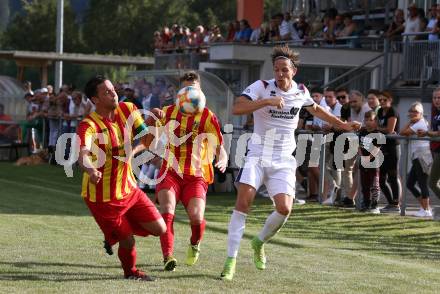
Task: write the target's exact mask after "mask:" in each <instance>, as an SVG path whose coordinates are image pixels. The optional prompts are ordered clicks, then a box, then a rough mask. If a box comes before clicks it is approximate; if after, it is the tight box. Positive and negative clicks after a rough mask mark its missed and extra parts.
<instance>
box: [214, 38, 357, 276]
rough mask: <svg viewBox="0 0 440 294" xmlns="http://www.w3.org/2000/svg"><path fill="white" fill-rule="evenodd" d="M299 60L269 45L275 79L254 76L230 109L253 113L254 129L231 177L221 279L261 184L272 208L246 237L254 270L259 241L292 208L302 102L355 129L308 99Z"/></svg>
mask: <svg viewBox="0 0 440 294" xmlns="http://www.w3.org/2000/svg"><path fill="white" fill-rule="evenodd" d="M298 63H299V54H298V53H297V52H294V51H293V50H291V49H290V48H289V47H287V46H277V47H274V49H273V53H272V64H273V70H274V79H271V80H259V81H256V82H255V83H253V84H252V85H250V86H248V87H247V88H246V89H245V90H244V92H243V93H242V95H241V96H240V97H238V98H237V100H236V101H235V103H234V106H233V114H235V115H245V114H250V113H253V115H254V132H253V134H252V136H251V138H250V139H249V143H248V152H247V154H246V158H245V161H244V166H243V167H242V168H241V170H240V172H239V174H238V176H237V179H236V185H237V191H238V194H237V201H236V205H235V209H234V211H233V213H232V216H231V221H230V223H229V228H228V257H227V259H226V262H225V265H224V268H223V271H222V274H221V278H222V279H223V280H232V279H233V276H234V273H235V265H236V257H237V254H238V249H239V247H240V241H241V239H242V237H243V233H244V228H245V224H246V217H247V214H248V213H249V211H250V208H251V206H252V202H253V200H254V198H255V194H256V191H257V190H258V188H259V187H260V186H261V185H262V184H265V186H266V188H267V190H268V194H269V195H268V196H269V197H270V198H271V199H272V201H273V203H274V206H275V211H274V212H273V213H272V214H271V215H270V216H269V217H268V218H267V220H266V223H265V225H264V227H263V229H262V230H261V232H260V233H259V234H258V236H255V237H254V238H253V239H252V242H251V246H252V249H253V250H254V264H255V266H256V268H257V269H260V270H263V269H265V268H266V256H265V253H264V244H265V243H266V242H268V241H269V240H270V239H271V238H272V237H273V236H274V235H275V234H276V233H277V232H278V231H279V230H280V229H281V227H282V226H283V225H284V223H285V222H286V221H287V218H288V217H289V215H290V213H291V210H292V204H293V199H294V198H295V171H296V160H295V158H294V157H293V156H292V153H293V151H294V150H295V148H296V142H295V136H294V134H295V129H296V127H297V124H298V119H299V112H300V110H301V108H302V107H305V108H306V110H307V111H308V112H310V114H312V115H314V116H317V117H319V118H321V119H323V120H325V121H327V122H329V123H330V124H331V125H335V126H337V127H339V128H340V129H343V130H346V131H351V130H357V129H359V128H360V123H356V122H352V123H344V122H342V121H341V120H340V119H338V118H337V117H335V116H334V115H331V114H329V113H328V112H326V111H325V110H324V109H322V108H321V107H320V106H319V105H317V104H316V103H315V102H314V101H313V99H312V98H311V97H310V94H309V91H308V90H307V89H306V88H305V86H304V85H302V84H299V85H298V84H297V83H295V82H294V81H293V77H294V76H295V74H296V72H297V67H298Z"/></svg>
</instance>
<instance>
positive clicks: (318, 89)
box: [310, 87, 323, 94]
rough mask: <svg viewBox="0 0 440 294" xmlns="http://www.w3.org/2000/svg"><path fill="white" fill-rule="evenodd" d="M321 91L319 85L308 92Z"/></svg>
mask: <svg viewBox="0 0 440 294" xmlns="http://www.w3.org/2000/svg"><path fill="white" fill-rule="evenodd" d="M322 92H323V91H322V89H321V88H319V87H315V88H312V89H311V90H310V93H321V94H322Z"/></svg>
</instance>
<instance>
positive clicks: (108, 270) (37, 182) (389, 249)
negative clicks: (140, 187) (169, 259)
mask: <svg viewBox="0 0 440 294" xmlns="http://www.w3.org/2000/svg"><path fill="white" fill-rule="evenodd" d="M79 191H80V174H79V173H78V172H76V173H75V176H74V178H67V177H66V176H65V175H64V172H63V170H62V169H61V168H54V167H49V166H38V167H31V168H27V167H20V168H17V167H14V166H13V165H12V164H9V163H0V199H1V201H0V292H1V293H11V292H12V293H18V292H19V293H23V292H29V293H52V292H64V293H78V292H84V293H104V292H106V293H115V292H121V293H122V292H144V293H220V292H222V293H232V292H234V293H269V292H270V293H338V294H339V293H439V291H440V223H438V222H433V221H426V220H419V219H414V218H410V217H405V218H402V217H399V216H397V215H369V214H360V213H354V212H351V211H348V210H341V209H335V208H326V207H321V206H318V205H309V204H307V205H305V206H302V207H295V211H294V214H293V216H292V217H291V218H290V219H289V221H288V223H287V224H286V226H285V227H284V228H283V230H282V231H281V232H280V234H278V235H277V236H276V237H275V238H274V239H273V241H272V242H270V243H269V244H268V245H267V253H268V267H267V270H266V271H257V270H256V269H255V268H254V266H253V263H252V261H251V250H250V246H249V245H250V244H249V243H250V239H251V238H252V236H253V235H254V234H255V233H257V232H258V230H259V228H260V227H261V225H262V223H263V222H264V220H265V218H266V216H267V215H268V213H270V212H271V210H272V207H271V203H269V202H268V201H267V200H265V199H258V200H257V201H256V206H255V207H254V210H253V212H252V213H251V215H250V216H249V217H248V223H247V228H246V234H245V238H244V240H243V242H242V244H241V250H240V254H239V258H238V266H237V274H236V277H235V280H234V281H232V282H223V281H220V280H218V279H217V278H218V276H219V274H220V272H221V269H222V266H223V261H224V258H225V256H226V237H227V224H228V221H229V215H230V212H231V210H232V207H233V204H234V199H235V196H234V195H231V194H213V195H209V198H208V206H207V212H206V219H207V222H208V226H207V231H206V234H205V239H204V242H203V244H202V255H201V260H200V262H199V263H198V264H197V265H196V266H194V267H187V266H185V265H181V266H179V267H178V268H177V269H176V271H175V272H172V273H168V272H163V271H162V257H161V251H160V245H159V240H158V238H152V237H149V238H138V239H137V249H138V264H139V267H140V268H141V269H144V270H145V271H147V272H148V273H150V274H152V275H154V276H156V277H157V278H158V280H157V281H156V282H154V283H141V282H136V281H127V280H124V279H122V278H121V269H120V267H119V263H118V260H117V258H116V257H115V255H113V256H108V255H106V254H105V252H104V250H103V249H102V248H101V247H102V234H101V233H100V231H99V229H98V227H97V225H96V224H95V222H94V220H93V219H92V217H91V216H90V215H89V212H88V211H87V209H86V206H85V205H84V204H83V202H82V200H81V198H80V196H79ZM175 232H176V254H175V255H176V258H177V259H178V260H179V261H182V262H183V260H184V257H185V252H186V248H187V247H186V246H187V243H188V239H189V234H190V229H189V227H188V225H187V220H186V216H185V213H184V211H182V209H181V208H180V209H179V210H178V212H177V223H176V225H175ZM115 249H116V248H115Z"/></svg>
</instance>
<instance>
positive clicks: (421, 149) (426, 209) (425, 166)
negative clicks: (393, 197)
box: [400, 102, 432, 217]
mask: <svg viewBox="0 0 440 294" xmlns="http://www.w3.org/2000/svg"><path fill="white" fill-rule="evenodd" d="M408 117H409V122H408V123H407V124H406V125H405V127H403V129H402V130H401V131H400V134H401V135H402V136H411V135H415V134H417V132H427V131H428V122H427V121H426V120H425V119H424V118H423V106H422V104H421V103H420V102H415V103H413V104H412V105H411V107H410V108H409V111H408ZM409 153H410V154H411V159H412V166H411V169H410V171H409V173H408V180H407V182H406V186H407V188H408V189H409V190H410V191H411V193H412V194H413V195H414V197H416V198H417V200H419V203H420V206H421V208H420V210H419V211H418V212H417V213H416V216H418V217H431V216H432V212H431V207H430V205H429V189H428V175H429V173H430V169H431V166H432V155H431V153H430V152H429V142H428V141H413V142H411V144H410V150H409ZM416 184H418V186H419V188H420V190H419V189H418V188H417V187H416Z"/></svg>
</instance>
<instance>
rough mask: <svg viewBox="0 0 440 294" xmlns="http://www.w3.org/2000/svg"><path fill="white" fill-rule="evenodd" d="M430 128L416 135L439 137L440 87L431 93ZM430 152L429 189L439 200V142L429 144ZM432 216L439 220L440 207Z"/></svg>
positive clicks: (419, 131)
mask: <svg viewBox="0 0 440 294" xmlns="http://www.w3.org/2000/svg"><path fill="white" fill-rule="evenodd" d="M431 128H432V131H422V130H418V131H417V135H418V136H420V137H424V136H429V137H437V138H439V137H440V87H437V88H436V89H435V90H434V92H433V93H432V111H431ZM431 151H432V156H433V159H434V161H433V164H432V168H431V174H430V176H429V187H430V188H431V189H432V191H433V192H434V194H435V195H436V196H437V197H438V198H440V168H439V167H440V142H431ZM433 215H434V219H440V207H437V208H434V211H433Z"/></svg>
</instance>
